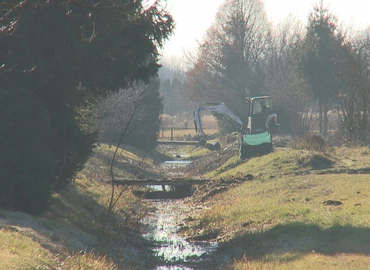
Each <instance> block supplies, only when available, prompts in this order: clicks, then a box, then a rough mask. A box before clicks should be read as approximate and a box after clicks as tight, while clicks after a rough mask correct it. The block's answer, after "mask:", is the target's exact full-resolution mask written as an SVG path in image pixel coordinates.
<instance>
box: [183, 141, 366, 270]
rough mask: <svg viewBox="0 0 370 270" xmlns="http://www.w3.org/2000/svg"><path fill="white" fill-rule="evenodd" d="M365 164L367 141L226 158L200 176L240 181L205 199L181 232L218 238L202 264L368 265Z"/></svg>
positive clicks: (241, 266) (277, 266) (253, 266)
mask: <svg viewBox="0 0 370 270" xmlns="http://www.w3.org/2000/svg"><path fill="white" fill-rule="evenodd" d="M369 165H370V157H369V150H368V148H352V149H351V148H334V149H330V150H329V151H327V152H326V153H323V152H315V151H309V150H294V149H290V148H284V149H278V150H276V151H275V152H274V153H272V154H270V155H267V156H263V157H259V158H254V159H251V160H249V161H246V162H243V163H240V162H239V161H238V159H237V158H236V157H232V158H230V159H229V161H228V162H226V163H225V164H223V165H222V166H221V167H219V168H218V169H216V170H214V171H212V172H208V174H207V177H213V178H214V179H223V182H226V183H227V181H228V180H230V181H231V180H232V179H234V180H235V179H240V184H238V185H237V186H236V187H234V188H231V189H228V190H227V191H224V190H223V191H224V192H221V193H219V194H216V195H214V196H212V197H210V198H207V200H206V201H205V202H204V207H205V209H206V210H204V211H203V212H202V213H201V215H200V216H194V217H189V220H192V221H191V222H189V224H187V225H189V226H190V228H191V229H190V230H188V231H187V232H186V233H187V234H188V236H189V237H193V238H195V239H197V238H199V237H200V236H202V235H203V236H204V235H206V236H209V237H212V238H214V239H215V240H217V241H219V242H220V243H221V244H220V248H219V249H218V251H217V252H216V253H215V254H214V255H213V256H212V266H209V265H208V266H204V267H209V268H210V269H211V268H212V269H214V267H216V266H217V267H219V268H220V269H327V268H335V269H369V268H370V263H369V262H370V219H369V218H368V217H369V213H370V200H369V196H370V185H369V184H370V177H369V175H368V174H364V173H367V172H368V171H369V170H368V167H369ZM247 175H249V176H248V177H246V176H247ZM251 179H252V180H251Z"/></svg>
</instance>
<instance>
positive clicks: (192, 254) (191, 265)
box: [143, 200, 217, 270]
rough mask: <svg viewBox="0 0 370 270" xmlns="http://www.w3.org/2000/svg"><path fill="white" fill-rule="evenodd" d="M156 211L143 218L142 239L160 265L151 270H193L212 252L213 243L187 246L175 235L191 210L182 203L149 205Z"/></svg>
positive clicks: (166, 202) (184, 241)
mask: <svg viewBox="0 0 370 270" xmlns="http://www.w3.org/2000/svg"><path fill="white" fill-rule="evenodd" d="M153 203H154V204H155V206H156V207H157V210H156V211H155V212H154V213H152V214H151V215H149V216H147V217H146V218H145V219H144V220H143V223H144V224H146V227H147V229H146V233H145V234H144V237H145V238H147V239H148V240H150V241H151V242H152V243H153V244H154V247H153V251H154V253H155V254H156V257H157V258H158V260H159V261H160V265H159V266H157V268H155V269H163V270H164V269H197V265H198V264H199V263H200V262H202V260H203V259H204V257H205V255H206V254H207V253H209V252H212V251H213V250H215V249H216V247H217V244H216V243H207V242H188V241H186V239H184V238H183V237H181V236H180V235H179V234H178V233H177V232H178V231H179V229H180V228H181V224H182V223H183V220H184V219H185V218H187V217H188V216H189V213H190V212H191V209H189V207H188V206H187V205H185V204H184V201H183V200H156V201H153Z"/></svg>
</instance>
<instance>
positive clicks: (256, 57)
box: [187, 0, 270, 118]
mask: <svg viewBox="0 0 370 270" xmlns="http://www.w3.org/2000/svg"><path fill="white" fill-rule="evenodd" d="M269 35H270V24H269V22H268V20H267V17H266V14H265V11H264V6H263V3H262V1H259V0H227V1H225V3H224V4H223V5H221V7H220V9H219V11H218V14H217V19H216V21H215V23H214V24H213V25H212V26H211V27H210V28H209V29H208V31H207V33H206V35H205V38H204V41H203V42H201V44H200V48H199V52H198V55H197V57H196V59H195V61H194V66H193V68H192V69H190V70H189V71H188V73H187V85H188V87H189V88H191V89H192V93H193V96H194V97H195V98H197V99H205V98H207V99H208V100H212V101H223V102H225V103H226V104H227V105H228V106H229V107H230V108H231V109H232V110H233V111H234V113H236V114H237V115H239V116H240V117H241V118H245V117H246V116H247V108H246V104H245V99H246V97H247V96H249V95H256V94H259V93H262V92H264V75H263V69H262V66H261V65H262V62H261V59H263V58H264V57H265V51H266V49H267V47H268V45H269Z"/></svg>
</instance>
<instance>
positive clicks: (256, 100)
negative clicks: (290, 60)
mask: <svg viewBox="0 0 370 270" xmlns="http://www.w3.org/2000/svg"><path fill="white" fill-rule="evenodd" d="M246 105H247V106H248V118H247V119H248V122H247V123H244V122H243V121H242V120H241V119H240V118H239V117H238V116H236V115H235V114H234V113H233V112H232V111H231V110H229V109H228V108H227V107H226V105H225V103H223V102H217V103H213V102H203V103H197V104H196V105H195V110H194V124H195V130H196V138H197V140H198V141H199V142H200V143H201V144H203V145H206V143H207V139H206V135H205V133H204V131H203V127H202V120H201V112H202V111H211V112H213V113H216V114H218V115H221V116H223V117H224V118H225V119H227V120H228V121H230V122H231V123H233V124H234V125H235V126H236V127H238V129H239V131H240V147H239V157H240V159H242V160H244V159H247V158H251V157H254V156H260V155H265V154H268V153H271V152H272V151H273V146H272V135H271V134H273V133H276V132H277V131H278V130H279V124H278V123H277V115H276V113H274V112H273V108H272V98H271V97H270V96H258V97H252V98H247V104H246Z"/></svg>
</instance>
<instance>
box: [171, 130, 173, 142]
mask: <svg viewBox="0 0 370 270" xmlns="http://www.w3.org/2000/svg"><path fill="white" fill-rule="evenodd" d="M172 139H173V128H171V141H172Z"/></svg>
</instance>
